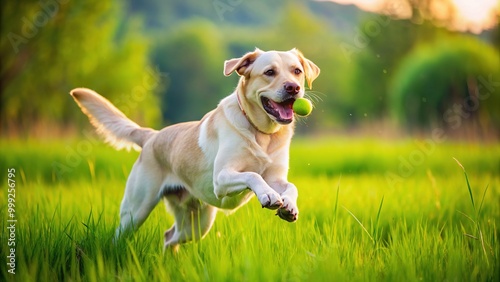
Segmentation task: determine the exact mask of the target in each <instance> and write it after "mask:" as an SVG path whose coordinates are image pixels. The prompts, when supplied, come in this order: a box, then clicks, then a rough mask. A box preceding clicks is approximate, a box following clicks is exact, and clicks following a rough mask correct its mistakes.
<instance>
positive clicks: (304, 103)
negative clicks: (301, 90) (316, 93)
mask: <svg viewBox="0 0 500 282" xmlns="http://www.w3.org/2000/svg"><path fill="white" fill-rule="evenodd" d="M312 109H313V106H312V103H311V101H309V100H308V99H306V98H298V99H297V100H295V102H293V111H294V112H295V113H296V114H298V115H299V116H303V117H305V116H308V115H309V114H310V113H311V112H312Z"/></svg>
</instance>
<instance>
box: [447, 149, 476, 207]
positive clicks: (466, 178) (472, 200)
mask: <svg viewBox="0 0 500 282" xmlns="http://www.w3.org/2000/svg"><path fill="white" fill-rule="evenodd" d="M453 159H454V160H455V161H456V162H457V164H458V165H459V166H460V167H461V168H462V170H463V172H464V175H465V181H466V182H467V188H468V189H469V196H470V200H471V202H472V207H473V208H474V211H476V205H475V204H474V196H473V195H472V189H471V188H470V183H469V177H468V176H467V172H465V168H464V166H463V165H462V164H461V163H460V162H459V161H458V160H457V159H455V158H453Z"/></svg>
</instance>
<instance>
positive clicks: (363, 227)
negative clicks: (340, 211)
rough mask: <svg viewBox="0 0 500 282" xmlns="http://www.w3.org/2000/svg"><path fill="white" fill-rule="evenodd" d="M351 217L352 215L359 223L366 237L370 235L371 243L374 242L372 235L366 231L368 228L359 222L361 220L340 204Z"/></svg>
mask: <svg viewBox="0 0 500 282" xmlns="http://www.w3.org/2000/svg"><path fill="white" fill-rule="evenodd" d="M342 207H343V208H344V209H345V210H346V211H347V212H348V213H349V214H350V215H351V216H352V217H354V219H355V220H356V221H357V222H358V223H359V225H360V226H361V228H362V229H363V230H364V231H365V233H366V234H367V235H368V237H370V239H371V240H372V242H373V243H375V240H374V239H373V237H372V235H370V232H368V230H367V229H366V228H365V226H364V225H363V223H361V221H359V219H358V218H357V217H356V216H355V215H354V214H353V213H352V212H351V211H350V210H348V209H347V208H346V207H344V206H342Z"/></svg>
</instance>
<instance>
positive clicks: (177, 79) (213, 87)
mask: <svg viewBox="0 0 500 282" xmlns="http://www.w3.org/2000/svg"><path fill="white" fill-rule="evenodd" d="M226 59H228V55H227V52H226V47H225V42H224V38H223V36H222V34H220V33H219V31H218V30H217V28H216V27H215V26H214V25H213V24H211V23H210V22H207V21H204V20H190V21H187V22H184V23H183V24H180V25H179V26H178V27H177V29H176V30H175V31H173V32H172V33H171V34H167V35H166V37H165V38H164V39H162V40H160V43H159V44H158V45H157V46H156V47H155V49H154V51H153V53H152V60H153V61H154V62H155V63H156V64H158V66H159V68H160V70H161V71H162V72H163V73H166V74H167V75H168V77H169V79H170V81H171V83H170V85H169V87H168V88H167V89H165V91H164V93H163V95H162V103H161V107H162V112H163V118H164V120H166V121H167V122H169V123H177V122H181V121H189V120H196V119H200V118H201V117H202V116H203V115H204V114H205V113H207V112H208V111H210V110H211V109H213V108H215V107H216V106H217V104H218V102H219V100H220V99H222V98H223V97H225V96H227V95H228V94H229V93H231V91H232V90H233V88H234V87H235V84H234V83H235V82H234V80H232V79H228V78H225V77H224V75H223V68H224V60H226Z"/></svg>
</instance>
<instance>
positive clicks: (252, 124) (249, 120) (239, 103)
mask: <svg viewBox="0 0 500 282" xmlns="http://www.w3.org/2000/svg"><path fill="white" fill-rule="evenodd" d="M236 99H237V100H238V106H239V107H240V110H241V112H242V113H243V115H244V116H245V118H246V119H247V120H248V122H249V123H250V125H251V126H253V128H255V129H256V130H257V131H258V132H260V133H262V134H267V135H271V134H272V133H268V132H264V131H262V130H260V129H259V128H258V127H257V125H255V123H253V122H252V120H251V119H250V117H249V116H248V115H247V113H246V112H245V110H244V109H243V106H242V105H241V100H240V95H239V92H238V91H236Z"/></svg>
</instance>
